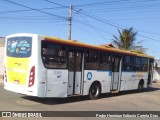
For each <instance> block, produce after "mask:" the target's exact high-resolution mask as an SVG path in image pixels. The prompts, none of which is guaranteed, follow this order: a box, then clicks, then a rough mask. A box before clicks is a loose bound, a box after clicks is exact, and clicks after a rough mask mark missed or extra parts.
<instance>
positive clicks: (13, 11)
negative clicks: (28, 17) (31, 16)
mask: <svg viewBox="0 0 160 120" xmlns="http://www.w3.org/2000/svg"><path fill="white" fill-rule="evenodd" d="M61 8H62V7H50V8H40V9H37V10H51V9H52V10H53V9H54V10H55V9H61ZM28 11H35V10H32V9H30V10H28V9H26V10H10V11H2V12H0V14H3V13H17V12H28Z"/></svg>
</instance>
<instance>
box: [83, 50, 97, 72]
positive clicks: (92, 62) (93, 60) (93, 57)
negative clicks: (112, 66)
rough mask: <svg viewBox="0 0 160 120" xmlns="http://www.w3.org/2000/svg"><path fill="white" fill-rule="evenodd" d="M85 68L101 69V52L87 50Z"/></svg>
mask: <svg viewBox="0 0 160 120" xmlns="http://www.w3.org/2000/svg"><path fill="white" fill-rule="evenodd" d="M85 69H87V70H97V69H99V52H98V51H96V50H95V51H94V50H88V51H87V52H86V62H85Z"/></svg>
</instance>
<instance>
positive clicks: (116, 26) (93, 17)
mask: <svg viewBox="0 0 160 120" xmlns="http://www.w3.org/2000/svg"><path fill="white" fill-rule="evenodd" d="M44 1H47V2H50V3H52V4H55V5H58V6H61V7H65V8H68V7H67V6H64V5H61V4H59V3H55V2H53V1H50V0H44ZM151 1H155V0H151ZM73 10H74V11H76V12H77V11H78V10H75V9H74V8H73ZM80 13H81V14H83V15H85V16H88V17H90V18H92V19H95V20H97V21H99V22H102V23H105V24H107V25H110V26H112V27H115V28H118V29H123V28H122V27H120V26H118V25H114V24H111V23H109V22H106V21H104V20H103V19H101V18H98V17H96V16H93V15H91V14H87V13H84V12H80ZM143 32H144V31H143ZM138 35H139V36H141V37H144V38H147V39H150V40H153V41H156V42H160V41H159V40H156V39H153V38H150V37H147V36H144V35H141V34H138Z"/></svg>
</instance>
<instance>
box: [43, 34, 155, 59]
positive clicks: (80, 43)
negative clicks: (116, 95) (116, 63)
mask: <svg viewBox="0 0 160 120" xmlns="http://www.w3.org/2000/svg"><path fill="white" fill-rule="evenodd" d="M44 38H45V40H46V41H51V42H55V43H60V44H66V45H71V46H76V47H82V48H90V49H95V50H102V51H108V52H114V53H120V54H127V55H134V56H141V57H147V58H154V57H153V56H149V55H146V54H138V53H134V52H130V51H125V50H120V49H117V48H112V47H103V46H96V45H90V44H86V43H82V42H78V41H75V40H64V39H60V38H57V37H49V36H45V37H44Z"/></svg>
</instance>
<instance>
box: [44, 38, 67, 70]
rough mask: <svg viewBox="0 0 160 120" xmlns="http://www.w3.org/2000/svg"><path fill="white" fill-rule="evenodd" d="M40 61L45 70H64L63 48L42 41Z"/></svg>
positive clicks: (65, 62)
mask: <svg viewBox="0 0 160 120" xmlns="http://www.w3.org/2000/svg"><path fill="white" fill-rule="evenodd" d="M42 61H43V63H44V66H45V67H46V68H66V67H67V57H66V48H65V46H63V45H58V44H54V43H51V42H46V41H42Z"/></svg>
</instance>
